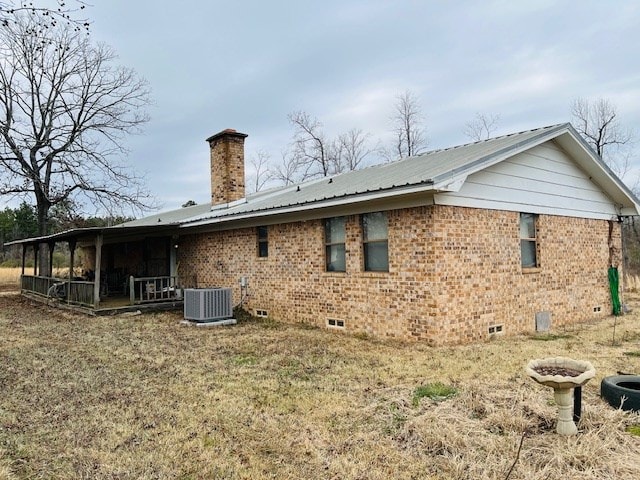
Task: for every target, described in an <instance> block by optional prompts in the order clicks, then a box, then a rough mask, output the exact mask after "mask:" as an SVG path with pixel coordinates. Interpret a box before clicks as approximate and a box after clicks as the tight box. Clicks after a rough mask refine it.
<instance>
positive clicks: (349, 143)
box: [332, 128, 374, 173]
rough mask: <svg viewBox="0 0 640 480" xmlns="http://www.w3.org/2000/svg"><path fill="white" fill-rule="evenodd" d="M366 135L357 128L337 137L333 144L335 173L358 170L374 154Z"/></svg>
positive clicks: (368, 136)
mask: <svg viewBox="0 0 640 480" xmlns="http://www.w3.org/2000/svg"><path fill="white" fill-rule="evenodd" d="M370 137H371V135H370V134H368V133H363V132H362V130H361V129H359V128H352V129H351V130H349V131H348V132H347V133H343V134H341V135H338V138H337V139H336V141H335V142H334V146H333V149H332V150H333V155H334V161H333V163H334V168H335V171H336V173H340V172H345V171H349V170H358V169H359V168H362V167H363V166H364V164H365V160H366V159H367V157H368V156H369V155H371V154H372V153H373V152H374V149H373V148H372V147H371V146H370V145H369V138H370Z"/></svg>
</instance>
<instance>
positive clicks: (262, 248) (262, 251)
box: [258, 227, 269, 257]
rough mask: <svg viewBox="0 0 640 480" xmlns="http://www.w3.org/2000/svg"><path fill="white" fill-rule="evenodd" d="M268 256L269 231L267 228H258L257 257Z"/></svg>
mask: <svg viewBox="0 0 640 480" xmlns="http://www.w3.org/2000/svg"><path fill="white" fill-rule="evenodd" d="M268 256H269V231H268V230H267V227H258V257H268Z"/></svg>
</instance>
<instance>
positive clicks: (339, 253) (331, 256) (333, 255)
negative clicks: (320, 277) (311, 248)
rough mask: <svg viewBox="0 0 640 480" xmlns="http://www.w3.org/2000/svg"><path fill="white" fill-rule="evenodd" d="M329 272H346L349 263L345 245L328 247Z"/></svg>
mask: <svg viewBox="0 0 640 480" xmlns="http://www.w3.org/2000/svg"><path fill="white" fill-rule="evenodd" d="M326 248H327V250H326V255H327V272H344V271H346V267H347V263H346V260H345V255H344V243H343V244H336V245H327V247H326Z"/></svg>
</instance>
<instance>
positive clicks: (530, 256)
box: [520, 240, 538, 268]
mask: <svg viewBox="0 0 640 480" xmlns="http://www.w3.org/2000/svg"><path fill="white" fill-rule="evenodd" d="M520 254H521V255H522V266H523V267H525V268H531V267H537V266H538V263H537V261H536V242H535V240H520Z"/></svg>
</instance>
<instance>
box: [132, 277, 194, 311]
mask: <svg viewBox="0 0 640 480" xmlns="http://www.w3.org/2000/svg"><path fill="white" fill-rule="evenodd" d="M177 285H178V277H177V276H175V275H172V276H165V277H133V276H132V277H129V301H130V302H131V304H132V305H133V304H139V303H152V302H159V301H167V300H182V290H181V289H180V288H178V287H177Z"/></svg>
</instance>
